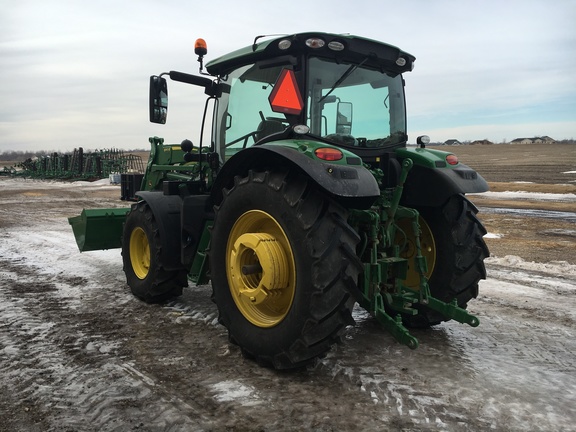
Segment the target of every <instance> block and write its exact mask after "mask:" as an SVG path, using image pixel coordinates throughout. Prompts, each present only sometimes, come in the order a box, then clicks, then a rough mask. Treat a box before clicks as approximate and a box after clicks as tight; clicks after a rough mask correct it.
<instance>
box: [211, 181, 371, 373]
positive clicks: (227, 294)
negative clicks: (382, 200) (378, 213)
mask: <svg viewBox="0 0 576 432" xmlns="http://www.w3.org/2000/svg"><path fill="white" fill-rule="evenodd" d="M223 195H224V198H223V200H222V202H221V203H220V205H219V206H218V207H216V215H215V222H214V229H213V231H212V239H211V246H210V252H209V254H210V269H211V270H210V271H211V279H212V286H213V296H212V298H213V300H214V302H215V303H216V305H217V307H218V311H219V321H220V323H221V324H222V325H224V326H225V327H226V328H227V329H228V334H229V339H230V341H231V342H232V343H235V344H237V345H238V346H240V348H241V351H242V353H243V355H244V356H245V357H247V358H250V359H253V360H256V361H257V362H258V363H259V364H262V365H265V366H269V367H273V368H276V369H293V368H299V367H303V366H306V365H308V364H311V363H314V362H315V361H316V359H317V358H318V357H322V356H323V355H324V354H325V353H326V352H327V351H328V350H329V349H330V347H331V346H332V345H333V344H334V343H336V342H338V341H339V340H340V335H341V333H342V331H343V330H344V329H345V327H346V326H347V325H351V324H353V323H354V320H353V319H352V315H351V311H352V307H353V305H354V299H353V297H352V296H351V294H350V292H351V290H352V289H354V287H355V285H356V283H357V277H358V274H359V272H360V270H361V265H360V262H359V260H358V258H357V257H356V254H355V252H354V248H355V245H356V243H357V242H358V241H359V237H358V235H357V234H356V233H355V231H354V230H353V229H352V228H351V227H350V226H349V225H348V224H347V222H346V215H345V210H344V209H343V208H342V207H341V206H339V205H338V204H337V203H335V202H333V201H332V200H330V199H329V198H327V197H326V196H324V194H323V193H321V192H320V191H319V190H318V189H316V188H315V187H314V186H313V185H312V184H311V183H310V182H309V180H307V179H306V178H303V177H301V176H298V175H291V174H290V173H287V172H270V171H267V172H252V171H251V172H250V173H249V175H248V176H247V177H244V178H240V177H236V178H235V180H234V185H233V186H232V187H231V188H230V189H228V190H226V189H225V190H224V194H223Z"/></svg>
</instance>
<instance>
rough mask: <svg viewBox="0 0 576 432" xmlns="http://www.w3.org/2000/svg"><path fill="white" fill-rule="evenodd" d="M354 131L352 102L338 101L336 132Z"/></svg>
mask: <svg viewBox="0 0 576 432" xmlns="http://www.w3.org/2000/svg"><path fill="white" fill-rule="evenodd" d="M351 132H352V103H351V102H338V106H337V108H336V133H339V134H344V135H350V133H351Z"/></svg>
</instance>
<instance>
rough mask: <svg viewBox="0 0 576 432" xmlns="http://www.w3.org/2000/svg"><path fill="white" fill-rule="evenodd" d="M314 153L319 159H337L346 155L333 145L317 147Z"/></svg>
mask: <svg viewBox="0 0 576 432" xmlns="http://www.w3.org/2000/svg"><path fill="white" fill-rule="evenodd" d="M314 154H315V155H316V157H317V158H318V159H322V160H325V161H337V160H340V159H342V158H343V157H344V155H343V154H342V152H341V151H340V150H338V149H335V148H331V147H322V148H317V149H316V150H314Z"/></svg>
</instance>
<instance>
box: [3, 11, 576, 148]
mask: <svg viewBox="0 0 576 432" xmlns="http://www.w3.org/2000/svg"><path fill="white" fill-rule="evenodd" d="M0 8H1V9H0V10H1V12H0V29H1V32H0V66H1V71H2V78H1V79H0V101H1V102H0V152H2V151H8V150H55V151H69V150H72V149H73V148H75V147H80V146H82V147H84V148H86V149H90V150H94V149H103V148H121V149H135V148H148V137H149V136H153V135H157V136H163V137H165V138H166V140H167V141H168V142H180V141H181V140H182V139H183V138H189V139H191V140H192V141H194V142H197V141H198V138H199V124H200V119H201V112H202V109H203V106H204V95H203V92H202V90H200V89H198V88H194V87H192V86H187V85H184V84H180V83H174V82H172V83H169V89H170V115H169V119H168V123H167V124H166V125H155V124H151V123H149V122H148V107H147V104H148V101H147V99H148V79H149V76H150V75H153V74H158V73H161V72H165V71H169V70H180V71H184V72H189V73H197V71H198V63H197V61H196V56H195V55H194V52H193V44H194V41H195V39H196V38H199V37H202V38H204V39H205V40H206V41H207V43H208V56H207V57H206V60H210V59H214V58H216V57H218V56H220V55H222V54H224V53H226V52H229V51H232V50H234V49H237V48H240V47H243V46H246V45H250V44H251V43H252V41H253V39H254V36H256V35H261V34H276V33H296V32H301V31H314V30H318V31H323V32H334V33H352V34H357V35H360V36H365V37H369V38H372V39H377V40H382V41H385V42H388V43H391V44H393V45H396V46H398V47H400V48H402V49H403V50H405V51H408V52H410V53H411V54H413V55H415V56H416V66H415V69H414V71H412V72H410V73H408V74H406V75H405V79H406V96H407V99H408V132H409V136H410V141H411V142H414V141H415V138H416V136H418V135H420V134H428V135H430V137H431V138H432V141H444V140H447V139H450V138H456V139H459V140H475V139H484V138H487V139H489V140H492V141H494V142H501V141H504V140H506V141H511V140H512V139H514V138H517V137H525V136H528V137H532V136H540V135H549V136H551V137H553V138H555V139H558V140H560V139H569V138H576V0H539V1H536V0H498V1H494V0H485V1H482V2H480V1H471V0H459V1H458V0H436V1H432V0H421V1H417V0H402V1H400V0H396V1H388V0H378V1H376V0H374V1H367V0H353V1H341V0H332V1H326V0H318V1H314V0H291V1H286V2H283V1H280V0H262V1H255V0H244V1H236V0H235V1H231V0H219V1H205V2H198V1H194V0H187V1H184V0H162V1H147V0H139V1H137V0H132V1H130V0H124V1H119V0H90V1H88V0H18V1H17V2H15V1H8V0H0Z"/></svg>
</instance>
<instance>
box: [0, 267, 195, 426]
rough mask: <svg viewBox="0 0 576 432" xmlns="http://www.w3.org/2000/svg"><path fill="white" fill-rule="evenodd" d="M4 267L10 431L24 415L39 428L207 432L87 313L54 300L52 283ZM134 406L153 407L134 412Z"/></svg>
mask: <svg viewBox="0 0 576 432" xmlns="http://www.w3.org/2000/svg"><path fill="white" fill-rule="evenodd" d="M0 266H1V268H2V269H3V270H2V272H1V274H0V278H1V279H2V282H3V283H2V287H1V288H0V316H2V318H3V320H2V324H1V325H0V346H1V347H2V349H1V352H2V354H3V355H2V358H1V359H0V369H1V370H2V372H3V373H2V374H3V384H4V386H5V389H8V391H9V392H10V393H11V394H12V395H13V400H14V405H13V406H12V407H11V411H12V413H14V412H16V413H18V411H20V414H19V415H18V414H17V415H16V416H13V417H14V418H15V423H14V424H12V426H13V429H12V430H14V431H16V430H21V427H22V426H21V423H22V420H21V418H20V417H21V416H22V413H26V415H25V416H24V417H25V418H26V417H28V421H29V422H31V423H32V424H34V425H39V426H40V427H41V429H42V430H98V431H105V430H118V431H123V430H130V429H133V428H137V427H140V426H143V425H146V428H147V430H171V429H174V428H179V430H203V428H201V427H200V426H199V425H200V424H201V423H202V417H203V415H202V414H201V413H200V411H199V410H198V409H196V408H195V407H193V406H192V405H191V404H190V403H188V402H184V401H181V400H178V398H176V397H174V395H167V394H163V393H164V392H163V391H158V390H159V389H158V388H157V387H156V384H155V382H154V380H153V379H151V378H148V377H146V376H145V375H144V374H142V373H140V372H138V371H137V370H136V369H135V368H134V367H133V365H131V364H130V361H129V360H128V359H124V358H122V356H119V355H118V353H117V345H118V342H117V341H109V340H107V338H106V337H107V335H102V334H98V332H96V333H94V332H93V331H92V330H91V329H90V328H89V323H90V321H83V320H82V319H81V315H82V314H83V312H79V311H78V310H72V311H71V310H70V309H69V308H68V305H67V303H66V299H62V298H58V297H56V296H54V293H56V292H57V289H56V288H55V285H54V282H52V281H51V280H50V277H47V276H46V275H36V277H34V274H26V273H27V272H28V271H27V270H26V269H24V268H23V267H22V266H21V265H16V266H15V265H13V264H12V263H10V262H7V261H6V260H0ZM42 276H43V277H42ZM40 279H44V282H42V283H40V284H39V283H38V280H40ZM61 279H62V278H61V277H60V278H59V281H58V282H59V283H63V281H62V280H61ZM72 282H73V283H78V282H84V281H78V280H75V279H72ZM83 322H85V323H86V325H83ZM136 401H138V402H137V404H136V406H142V405H144V406H146V405H148V406H150V407H151V408H150V409H148V410H146V411H142V410H140V409H132V410H131V409H130V407H131V406H134V405H135V402H136ZM146 401H148V402H146ZM183 411H184V412H187V413H189V414H191V415H185V414H183ZM9 424H10V423H9ZM7 430H10V429H7Z"/></svg>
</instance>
